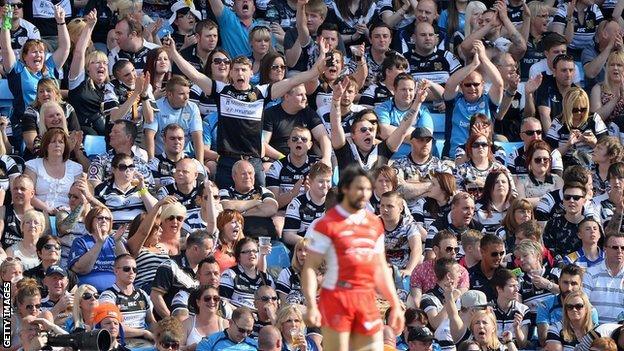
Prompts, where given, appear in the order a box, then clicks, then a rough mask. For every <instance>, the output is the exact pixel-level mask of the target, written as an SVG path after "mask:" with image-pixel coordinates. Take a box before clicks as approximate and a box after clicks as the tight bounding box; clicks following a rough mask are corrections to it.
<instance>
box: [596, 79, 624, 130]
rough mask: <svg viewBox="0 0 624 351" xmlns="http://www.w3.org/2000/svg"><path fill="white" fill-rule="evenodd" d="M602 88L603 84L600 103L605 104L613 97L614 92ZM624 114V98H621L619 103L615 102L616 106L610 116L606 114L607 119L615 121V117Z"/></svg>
mask: <svg viewBox="0 0 624 351" xmlns="http://www.w3.org/2000/svg"><path fill="white" fill-rule="evenodd" d="M602 89H603V86H602V85H601V86H600V103H601V104H603V105H604V104H606V103H608V102H609V101H611V100H612V99H613V94H611V93H606V92H604V91H603V90H602ZM623 114H624V100H622V99H620V101H618V102H617V104H615V108H614V109H613V112H611V114H610V115H609V116H605V119H606V120H608V121H614V120H615V119H617V117H618V116H621V115H623Z"/></svg>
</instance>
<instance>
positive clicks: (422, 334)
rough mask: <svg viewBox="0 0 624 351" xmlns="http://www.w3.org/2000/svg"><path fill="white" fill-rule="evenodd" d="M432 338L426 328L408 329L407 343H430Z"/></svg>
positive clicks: (431, 334)
mask: <svg viewBox="0 0 624 351" xmlns="http://www.w3.org/2000/svg"><path fill="white" fill-rule="evenodd" d="M433 339H435V338H434V336H433V333H432V332H431V330H429V328H427V327H414V328H410V329H409V334H408V335H407V340H408V341H414V340H416V341H424V342H427V341H432V340H433Z"/></svg>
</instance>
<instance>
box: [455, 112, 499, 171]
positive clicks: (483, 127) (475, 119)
mask: <svg viewBox="0 0 624 351" xmlns="http://www.w3.org/2000/svg"><path fill="white" fill-rule="evenodd" d="M469 127H470V135H472V134H475V133H481V134H485V135H486V136H487V137H488V140H489V142H490V148H491V149H492V154H493V155H494V159H496V161H498V162H500V163H501V164H505V161H506V160H505V157H506V155H505V150H504V149H503V148H502V147H500V146H498V145H496V144H494V141H493V140H494V128H493V126H492V121H491V120H490V118H489V117H488V116H487V115H485V114H483V113H475V114H474V115H472V116H471V117H470V126H469ZM467 161H468V156H467V155H466V144H463V145H459V146H457V148H456V149H455V164H456V165H460V164H462V163H465V162H467Z"/></svg>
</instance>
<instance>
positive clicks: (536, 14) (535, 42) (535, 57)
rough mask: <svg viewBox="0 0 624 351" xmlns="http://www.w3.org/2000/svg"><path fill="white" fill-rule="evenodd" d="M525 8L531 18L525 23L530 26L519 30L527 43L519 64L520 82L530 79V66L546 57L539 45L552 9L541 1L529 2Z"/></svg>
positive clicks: (546, 29) (546, 28)
mask: <svg viewBox="0 0 624 351" xmlns="http://www.w3.org/2000/svg"><path fill="white" fill-rule="evenodd" d="M527 6H528V10H529V12H530V13H531V17H530V20H529V21H525V22H530V24H529V26H528V28H527V27H526V26H522V28H521V30H520V33H521V34H522V35H523V36H524V39H525V41H526V43H527V51H526V53H525V54H524V57H523V58H522V59H521V60H520V62H519V63H520V79H522V81H526V80H527V79H529V78H531V77H529V70H530V69H531V66H532V65H533V64H534V63H536V62H538V61H539V60H541V59H543V58H545V57H546V56H545V55H544V50H542V48H541V47H540V45H539V43H540V41H542V37H543V36H544V33H546V32H547V31H548V22H549V20H550V12H551V11H552V10H553V8H552V7H550V6H548V4H545V3H544V2H542V1H531V2H529V3H528V4H527ZM527 29H528V30H527Z"/></svg>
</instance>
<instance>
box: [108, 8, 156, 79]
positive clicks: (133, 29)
mask: <svg viewBox="0 0 624 351" xmlns="http://www.w3.org/2000/svg"><path fill="white" fill-rule="evenodd" d="M143 30H144V28H143V25H142V24H141V23H139V22H138V21H137V20H135V19H134V18H132V17H130V16H126V17H125V18H123V19H121V20H120V21H119V22H117V24H116V25H115V38H116V39H117V45H118V46H116V47H114V48H113V49H112V50H111V51H110V54H109V55H108V70H109V71H110V72H112V71H113V65H114V64H115V62H117V61H119V60H123V59H126V60H128V61H130V62H132V64H133V65H134V68H135V69H136V71H137V73H141V72H143V69H145V64H146V61H147V53H148V52H149V51H150V50H151V49H154V48H157V47H158V45H156V44H154V43H150V42H148V41H146V40H145V39H143Z"/></svg>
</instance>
